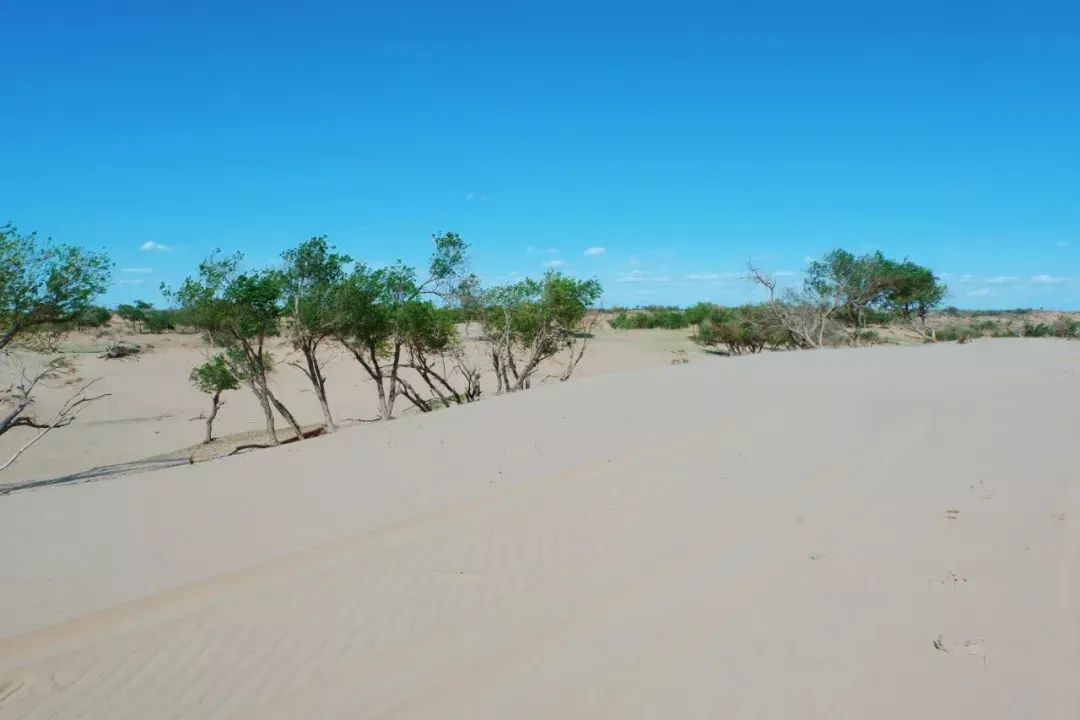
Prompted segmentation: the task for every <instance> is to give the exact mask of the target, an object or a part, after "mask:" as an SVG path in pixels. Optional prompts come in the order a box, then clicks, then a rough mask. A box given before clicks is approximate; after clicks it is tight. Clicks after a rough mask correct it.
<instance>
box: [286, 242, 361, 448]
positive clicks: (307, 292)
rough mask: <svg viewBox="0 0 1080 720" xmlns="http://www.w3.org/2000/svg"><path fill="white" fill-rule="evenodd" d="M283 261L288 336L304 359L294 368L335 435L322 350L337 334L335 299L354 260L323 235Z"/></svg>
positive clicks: (296, 250) (287, 254)
mask: <svg viewBox="0 0 1080 720" xmlns="http://www.w3.org/2000/svg"><path fill="white" fill-rule="evenodd" d="M282 259H283V260H284V261H285V267H284V269H283V270H282V271H281V284H282V289H283V292H284V300H285V307H286V309H287V311H288V312H289V313H291V314H292V322H291V324H290V325H289V335H290V339H291V340H292V344H293V347H294V348H295V349H296V350H298V351H300V353H301V354H302V355H303V357H304V364H303V365H299V364H297V363H291V364H292V365H293V366H294V367H298V368H299V369H300V370H301V371H302V372H303V373H304V374H305V375H307V378H308V380H309V381H310V382H311V386H312V388H313V389H314V390H315V396H316V397H317V398H318V399H319V405H320V406H321V407H322V412H323V417H324V418H325V420H326V428H327V430H328V431H331V432H332V431H333V430H334V429H335V425H334V418H333V415H332V414H331V412H330V403H329V402H328V400H327V397H326V375H325V374H324V373H323V368H322V365H321V364H320V361H319V348H320V346H321V345H322V344H323V342H324V341H325V340H326V339H327V338H330V337H333V336H334V334H335V322H336V319H337V315H336V313H335V306H334V301H335V296H336V294H337V293H338V292H339V291H340V289H341V285H342V284H343V283H344V281H345V277H346V273H345V267H346V266H347V265H348V264H349V263H351V262H352V258H350V257H349V256H348V255H341V254H338V253H336V252H334V247H333V246H332V245H330V244H329V243H328V242H327V241H326V236H325V235H324V236H319V237H313V238H311V239H310V240H307V241H305V242H303V243H301V244H300V246H299V247H297V248H294V249H292V250H287V251H286V252H284V253H283V254H282Z"/></svg>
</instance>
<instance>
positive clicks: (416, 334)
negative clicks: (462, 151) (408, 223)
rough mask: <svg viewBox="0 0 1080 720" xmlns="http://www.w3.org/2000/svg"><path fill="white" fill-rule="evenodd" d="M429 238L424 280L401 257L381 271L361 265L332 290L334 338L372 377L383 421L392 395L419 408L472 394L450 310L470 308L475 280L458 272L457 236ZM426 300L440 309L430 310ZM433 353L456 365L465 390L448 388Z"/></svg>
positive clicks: (472, 375)
mask: <svg viewBox="0 0 1080 720" xmlns="http://www.w3.org/2000/svg"><path fill="white" fill-rule="evenodd" d="M432 241H433V243H434V245H435V250H434V252H433V253H432V255H431V259H430V261H429V267H428V276H427V279H425V280H424V281H423V282H419V281H418V279H417V274H416V270H414V269H413V268H411V267H408V266H406V265H404V264H403V263H401V262H400V261H399V262H397V263H395V264H394V265H392V266H390V267H386V268H380V269H372V268H369V267H368V266H366V265H364V264H362V263H360V264H357V265H356V267H355V268H354V269H353V272H352V274H351V275H349V277H348V278H346V279H345V280H344V282H342V283H341V284H340V285H339V287H338V290H337V292H336V293H335V302H334V303H333V307H334V315H335V319H334V321H333V326H334V328H335V337H336V338H337V339H338V340H339V341H340V342H341V343H342V345H344V346H345V347H346V348H347V349H348V351H349V352H350V353H351V354H352V355H353V357H354V358H356V360H357V362H359V363H360V365H361V367H363V368H364V371H365V372H366V373H367V374H368V376H369V377H370V378H371V379H372V381H373V382H374V384H375V390H376V393H377V394H378V399H379V416H380V417H381V418H382V419H383V420H389V419H390V418H391V417H392V416H393V412H394V406H395V403H396V401H397V397H398V394H399V393H400V394H403V395H405V397H406V398H407V399H408V400H409V401H411V402H412V403H413V404H414V405H416V406H417V407H418V408H420V409H421V410H424V411H426V410H430V409H432V408H433V405H432V403H433V402H437V403H442V404H448V403H454V402H469V401H471V400H473V399H475V398H476V397H478V396H479V374H478V372H477V371H476V370H475V369H474V368H470V367H469V366H468V364H467V363H466V362H465V358H464V355H463V354H462V353H460V352H459V350H460V345H459V343H458V337H457V330H456V328H455V327H454V325H453V317H454V315H455V314H456V313H461V314H465V315H467V314H468V313H470V312H473V311H474V310H473V309H472V308H473V303H474V298H475V290H474V289H475V287H476V279H475V277H473V276H471V275H467V274H466V273H465V267H466V263H467V252H468V246H467V245H466V244H465V241H464V240H462V239H461V237H460V236H459V235H457V234H456V233H444V234H441V235H434V236H432ZM433 297H434V298H438V299H440V301H441V302H443V303H444V307H436V306H435V305H434V303H433V302H432V301H431V299H430V298H433ZM434 356H439V357H440V359H446V360H448V361H449V362H450V364H451V365H452V366H453V367H455V368H457V369H458V370H460V372H461V377H462V378H463V381H464V382H465V387H464V389H456V388H455V387H454V385H453V383H454V381H455V380H456V378H455V377H453V376H452V373H451V372H449V371H443V370H442V369H441V368H440V367H439V365H441V363H436V362H434ZM406 368H407V369H412V370H415V371H416V372H417V373H419V375H420V377H421V379H422V380H423V381H424V383H425V384H426V385H427V387H428V390H429V391H430V393H431V395H430V398H428V397H425V395H424V394H423V393H421V392H420V391H419V390H418V389H417V388H416V387H415V386H413V385H412V384H410V383H409V382H408V380H407V379H406V378H404V377H403V376H402V373H401V371H402V369H406Z"/></svg>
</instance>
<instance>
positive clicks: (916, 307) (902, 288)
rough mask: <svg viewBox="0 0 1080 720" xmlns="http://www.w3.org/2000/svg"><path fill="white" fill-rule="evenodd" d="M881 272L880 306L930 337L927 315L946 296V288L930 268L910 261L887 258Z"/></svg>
mask: <svg viewBox="0 0 1080 720" xmlns="http://www.w3.org/2000/svg"><path fill="white" fill-rule="evenodd" d="M883 272H884V278H885V290H884V293H883V295H882V298H881V306H882V307H883V308H884V309H886V310H889V311H891V312H894V313H896V314H898V315H899V316H900V317H902V318H904V319H905V320H907V321H908V322H909V323H911V324H912V326H914V327H915V328H916V330H918V331H919V332H920V333H921V334H923V335H926V334H928V333H929V334H931V336H932V331H929V330H928V329H927V326H926V316H927V315H928V314H929V313H930V311H932V310H933V309H934V308H935V307H937V306H938V305H940V304H941V301H942V300H944V299H945V296H946V295H947V294H948V292H949V289H948V287H947V286H946V285H945V284H944V283H942V282H941V281H940V280H939V279H938V277H937V276H936V275H934V272H933V271H932V270H930V268H927V267H923V266H921V265H916V264H915V263H913V262H911V261H910V260H904V261H903V262H892V261H890V262H888V263H887V265H886V266H885V268H884V271H883Z"/></svg>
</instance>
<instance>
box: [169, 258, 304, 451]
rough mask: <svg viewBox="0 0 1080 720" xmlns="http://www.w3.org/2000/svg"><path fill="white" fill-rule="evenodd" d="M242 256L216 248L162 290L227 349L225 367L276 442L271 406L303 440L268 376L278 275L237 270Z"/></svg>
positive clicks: (277, 316)
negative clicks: (191, 273) (192, 272)
mask: <svg viewBox="0 0 1080 720" xmlns="http://www.w3.org/2000/svg"><path fill="white" fill-rule="evenodd" d="M242 258H243V256H242V255H241V254H240V253H237V254H234V255H231V256H226V257H221V256H220V255H219V253H217V252H215V253H213V254H211V255H210V257H208V258H207V259H206V260H204V261H203V262H202V263H200V264H199V274H198V276H196V277H189V278H187V279H186V280H185V281H184V282H183V284H182V285H181V286H180V288H179V289H177V290H176V291H172V290H169V289H167V288H164V287H163V288H162V292H163V293H164V294H165V295H166V296H167V297H170V298H172V299H173V300H175V301H176V302H177V303H178V304H179V306H180V308H181V311H182V312H183V313H184V316H185V317H186V318H187V319H188V321H189V322H191V323H192V325H193V326H195V327H196V328H199V329H200V330H202V331H203V332H205V333H206V335H207V337H208V338H209V340H210V341H211V343H212V344H214V345H219V346H223V347H225V348H226V352H225V358H226V360H228V362H229V369H230V371H231V372H232V373H233V374H234V375H235V376H236V377H237V378H238V379H239V380H240V381H241V382H243V383H244V384H245V385H247V386H248V388H249V389H250V390H251V391H252V393H253V394H254V395H255V397H256V399H257V400H258V401H259V404H260V405H261V406H262V409H263V415H264V417H265V420H266V431H267V433H268V434H269V435H270V437H271V439H272V440H273V441H274V442H275V443H277V442H278V437H277V431H276V428H275V425H274V412H273V411H274V409H277V411H278V413H280V414H281V416H282V417H283V418H285V421H286V422H287V423H288V424H289V426H290V427H292V429H293V432H295V433H296V437H297V438H298V439H302V438H303V437H304V434H303V431H302V429H301V428H300V424H299V423H298V422H297V421H296V418H295V417H294V416H293V414H292V413H291V412H290V411H289V409H288V408H286V407H285V405H284V404H282V402H281V401H280V400H278V398H277V396H275V395H274V393H273V391H271V389H270V384H269V378H268V376H269V374H270V371H271V370H272V369H273V366H274V359H273V357H272V356H271V355H270V353H269V351H267V350H266V340H267V338H269V337H272V336H274V335H277V333H278V329H279V322H280V318H281V314H282V308H281V296H282V288H281V277H280V274H279V273H274V272H256V273H248V274H244V273H241V272H240V271H239V267H240V261H241V260H242Z"/></svg>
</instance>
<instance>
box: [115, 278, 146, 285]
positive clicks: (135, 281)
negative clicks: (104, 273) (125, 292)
mask: <svg viewBox="0 0 1080 720" xmlns="http://www.w3.org/2000/svg"><path fill="white" fill-rule="evenodd" d="M116 284H117V285H142V284H143V279H142V278H124V279H122V280H117V281H116Z"/></svg>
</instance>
